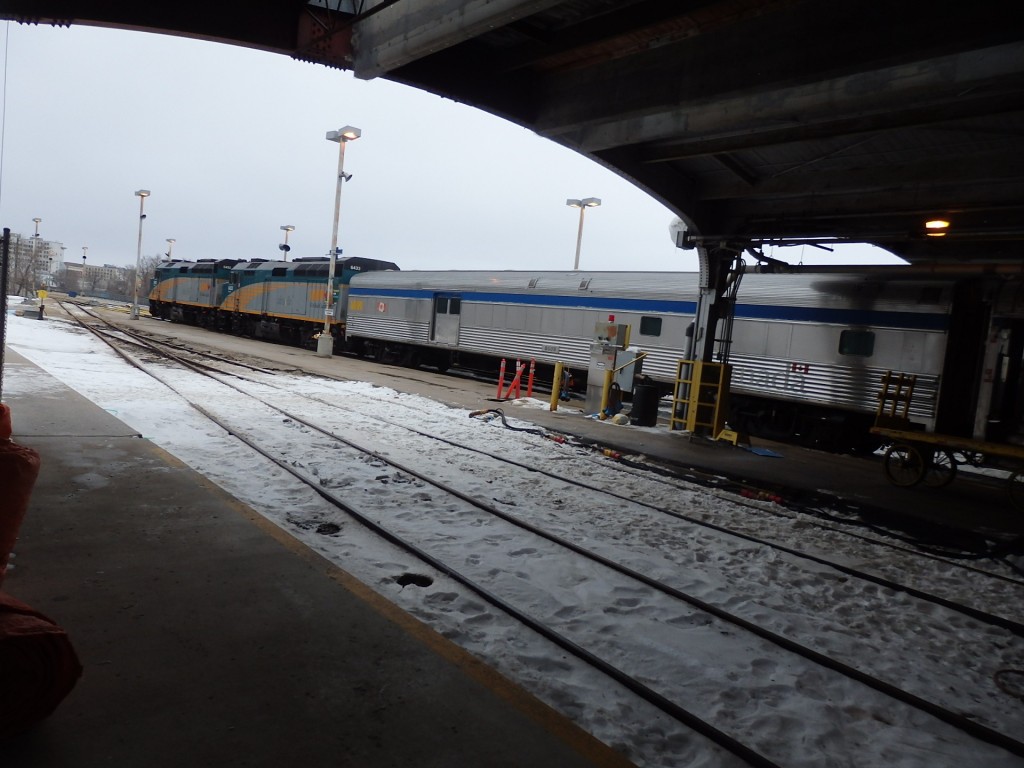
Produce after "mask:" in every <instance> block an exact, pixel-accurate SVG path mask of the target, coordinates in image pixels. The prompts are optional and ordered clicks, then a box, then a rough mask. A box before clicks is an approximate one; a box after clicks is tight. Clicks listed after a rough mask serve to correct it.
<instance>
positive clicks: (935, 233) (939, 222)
mask: <svg viewBox="0 0 1024 768" xmlns="http://www.w3.org/2000/svg"><path fill="white" fill-rule="evenodd" d="M948 230H949V222H948V221H946V220H945V219H932V220H930V221H926V222H925V223H924V233H925V234H926V235H928V237H945V236H946V232H947V231H948Z"/></svg>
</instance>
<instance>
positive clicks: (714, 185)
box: [0, 0, 1024, 265]
mask: <svg viewBox="0 0 1024 768" xmlns="http://www.w3.org/2000/svg"><path fill="white" fill-rule="evenodd" d="M0 17H4V18H14V19H19V20H27V21H38V22H42V23H46V22H58V23H82V24H97V25H103V26H120V27H127V28H133V29H147V30H152V31H160V32H170V33H172V34H183V35H188V36H192V37H200V38H207V39H213V40H220V41H225V42H230V43H235V44H241V45H247V46H252V47H257V48H261V49H265V50H272V51H278V52H281V53H285V54H288V55H291V56H294V57H296V58H299V59H303V60H309V61H314V62H318V63H324V64H328V65H330V66H337V67H343V68H346V69H351V70H353V71H354V72H355V74H356V76H357V77H361V78H374V77H384V78H388V79H391V80H395V81H398V82H402V83H406V84H409V85H412V86H415V87H418V88H422V89H425V90H427V91H431V92H433V93H436V94H440V95H443V96H445V97H448V98H451V99H455V100H457V101H461V102H464V103H467V104H470V105H473V106H476V107H479V108H481V109H484V110H486V111H489V112H492V113H494V114H496V115H499V116H501V117H504V118H507V119H509V120H511V121H513V122H516V123H518V124H520V125H523V126H526V127H528V128H531V129H533V130H534V131H536V132H537V133H539V134H540V135H542V136H546V137H549V138H550V139H552V140H554V141H556V142H558V143H560V144H563V145H565V146H567V147H571V148H573V149H575V150H578V151H580V152H582V153H583V154H585V155H587V156H589V157H592V158H593V159H595V160H597V161H598V162H600V163H602V164H604V165H606V166H608V167H610V168H613V169H615V170H617V171H618V172H619V173H621V174H622V175H624V176H625V177H627V178H629V179H631V180H633V181H634V182H635V183H636V184H638V185H639V186H640V187H642V188H644V189H646V190H647V191H649V192H650V193H651V194H652V195H654V196H655V197H656V198H658V199H660V200H661V201H663V202H664V203H665V204H666V205H668V206H669V207H670V208H671V209H673V210H675V211H676V212H677V213H678V214H679V215H680V216H681V217H682V218H683V220H684V221H685V222H686V224H687V229H688V232H687V237H688V241H689V242H704V243H707V244H710V243H716V242H717V243H721V242H728V243H735V244H740V245H742V244H753V245H754V246H755V247H756V246H757V244H764V243H775V242H789V243H796V242H802V241H808V240H810V241H818V240H821V239H825V240H831V239H837V240H839V241H852V242H869V243H874V244H877V245H879V246H881V247H883V248H886V249H888V250H891V251H892V252H894V253H896V254H898V255H900V256H902V257H904V258H906V259H907V260H908V261H911V262H912V263H923V264H959V265H964V264H971V263H993V262H1007V263H1020V262H1021V260H1022V256H1024V3H1013V2H1005V1H1003V0H999V1H993V0H975V1H974V2H970V3H965V2H962V1H961V0H955V1H954V0H930V1H927V2H926V1H925V0H899V2H891V3H878V2H876V0H848V1H846V2H835V0H563V1H561V2H558V1H557V0H487V1H486V2H485V1H484V0H376V1H375V0H366V1H365V2H363V1H361V0H314V1H313V2H307V0H265V2H262V3H256V4H253V3H251V2H244V1H243V0H220V1H219V2H216V3H210V2H203V3H199V2H195V0H174V1H173V2H171V1H170V0H150V2H146V3H123V2H111V1H110V0H0ZM928 221H947V222H948V223H949V226H948V227H947V228H945V229H943V230H938V231H934V230H933V231H932V235H935V234H938V233H939V232H944V233H945V234H943V235H941V236H930V235H929V230H928V229H927V228H926V222H928Z"/></svg>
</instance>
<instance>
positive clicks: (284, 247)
mask: <svg viewBox="0 0 1024 768" xmlns="http://www.w3.org/2000/svg"><path fill="white" fill-rule="evenodd" d="M281 229H283V230H284V245H279V246H277V247H278V248H280V249H281V250H282V251H283V252H284V260H285V261H288V251H290V250H291V247H289V245H288V233H289V232H294V231H295V225H294V224H284V225H282V227H281Z"/></svg>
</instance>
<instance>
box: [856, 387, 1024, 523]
mask: <svg viewBox="0 0 1024 768" xmlns="http://www.w3.org/2000/svg"><path fill="white" fill-rule="evenodd" d="M916 383H917V377H916V376H910V375H907V374H903V373H896V374H894V373H893V372H892V371H888V372H886V374H885V375H884V376H882V389H881V391H880V392H879V393H878V410H877V412H876V414H875V426H874V427H872V429H871V432H872V434H875V435H879V436H880V437H882V438H883V439H884V440H885V441H886V442H887V443H888V444H889V446H888V448H886V451H885V456H884V458H883V461H882V465H883V468H884V470H885V476H886V477H887V478H888V479H889V481H890V482H891V483H892V484H893V485H897V486H900V487H902V488H910V487H912V486H915V485H917V484H918V483H920V482H924V483H925V485H929V486H932V487H934V488H941V487H943V486H946V485H948V484H949V483H951V482H953V478H955V477H956V473H957V466H959V465H961V464H970V465H972V466H982V465H995V464H998V465H999V466H1000V468H1002V469H1009V470H1011V473H1010V476H1009V477H1008V478H1007V489H1008V491H1009V495H1010V501H1011V502H1012V503H1013V505H1014V506H1015V507H1017V508H1018V509H1024V446H1017V445H1008V444H1005V443H992V442H988V441H986V440H975V439H973V438H968V437H956V436H954V435H942V434H937V433H935V432H925V431H923V430H919V429H914V428H913V424H912V423H911V421H910V417H909V413H910V403H911V400H912V399H913V397H914V386H915V384H916Z"/></svg>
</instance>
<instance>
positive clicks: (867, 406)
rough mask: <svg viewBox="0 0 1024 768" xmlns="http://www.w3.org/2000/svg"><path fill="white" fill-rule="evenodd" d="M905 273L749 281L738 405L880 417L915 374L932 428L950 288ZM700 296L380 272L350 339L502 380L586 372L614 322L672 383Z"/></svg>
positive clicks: (656, 287) (638, 282) (367, 285)
mask: <svg viewBox="0 0 1024 768" xmlns="http://www.w3.org/2000/svg"><path fill="white" fill-rule="evenodd" d="M893 269H894V270H898V269H899V268H898V267H896V268H893ZM894 274H895V273H894V272H890V273H888V274H885V276H884V279H883V277H882V274H881V272H880V271H879V270H877V269H875V270H872V271H865V272H863V273H836V272H826V273H812V274H781V275H777V274H760V273H748V274H747V275H746V276H745V277H744V278H743V281H742V284H741V286H740V289H739V293H738V298H737V304H736V309H735V325H734V329H733V342H732V345H731V351H730V362H731V363H732V364H733V366H734V368H733V376H732V382H733V397H734V401H736V402H738V403H740V404H741V407H742V404H743V403H744V402H745V401H744V396H748V397H749V398H752V399H751V400H750V401H749V403H754V404H755V405H756V404H758V403H760V404H761V406H760V407H759V410H758V409H757V408H755V410H757V417H758V418H762V419H769V420H773V421H776V422H778V423H777V424H776V427H778V428H779V429H785V428H786V425H785V424H784V423H783V422H785V421H786V419H788V418H790V416H789V415H788V414H787V413H786V412H785V411H786V409H784V408H780V407H779V405H778V404H781V403H792V404H796V405H799V404H801V403H808V404H815V405H817V406H828V407H830V408H832V409H838V410H842V411H849V412H859V413H862V414H870V413H873V412H874V409H875V405H876V399H875V393H876V392H877V390H878V386H879V381H880V378H881V375H882V374H883V373H884V372H885V371H886V370H895V371H902V372H905V373H913V374H917V375H918V389H917V392H918V395H919V397H918V398H917V400H916V404H915V411H914V412H913V416H914V418H915V419H916V420H919V421H921V422H923V423H925V424H926V425H927V426H932V424H933V422H934V417H935V405H936V400H937V393H938V387H939V379H940V376H941V374H942V370H943V364H944V357H945V350H946V336H947V330H948V328H949V322H950V312H951V304H952V295H953V284H952V283H951V282H950V281H948V280H940V279H895V277H894ZM697 294H698V275H697V274H696V273H679V272H582V271H581V272H525V271H494V272H488V271H444V272H432V271H431V272H428V271H403V272H374V273H368V274H364V275H360V276H358V277H355V278H354V279H353V280H352V283H351V292H350V300H349V317H348V337H349V341H350V345H352V346H354V347H355V348H356V349H357V350H360V351H363V352H366V353H368V354H371V355H374V356H378V357H385V356H386V355H387V353H391V354H392V355H393V356H396V357H398V359H401V360H404V362H407V363H410V362H411V363H413V364H416V363H421V362H422V363H424V364H435V365H438V367H442V368H443V367H447V365H449V364H459V363H460V362H461V361H462V360H463V358H465V357H467V356H472V358H473V359H474V360H478V359H479V358H481V357H490V358H494V360H495V362H494V363H493V365H494V370H495V371H496V370H497V362H496V360H497V358H502V357H505V358H510V359H514V358H521V359H524V360H527V359H531V358H533V359H535V360H536V361H537V362H538V363H549V364H553V363H555V362H557V361H562V362H564V363H566V364H567V365H569V366H571V367H574V368H577V369H580V370H585V369H586V366H587V364H588V357H589V349H590V344H591V341H592V339H591V335H592V333H593V329H594V326H595V324H596V323H597V322H600V321H606V320H609V319H610V318H612V317H613V318H614V320H615V322H616V323H628V324H629V325H630V326H631V328H632V333H631V344H632V345H633V346H636V347H639V348H641V349H642V350H643V351H645V352H647V353H648V355H649V356H648V357H647V359H646V360H645V361H644V368H643V372H644V374H646V375H648V376H650V377H652V378H654V379H655V380H657V381H660V382H664V383H666V384H669V383H671V382H672V381H673V380H674V378H675V374H676V370H677V361H678V360H679V359H681V358H683V357H684V356H685V354H686V349H687V330H688V328H689V327H690V325H691V323H692V321H693V318H694V313H695V308H696V299H697ZM765 402H767V403H769V404H772V405H771V408H767V409H766V408H765V407H764V406H763V404H764V403H765ZM749 403H748V405H749Z"/></svg>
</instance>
